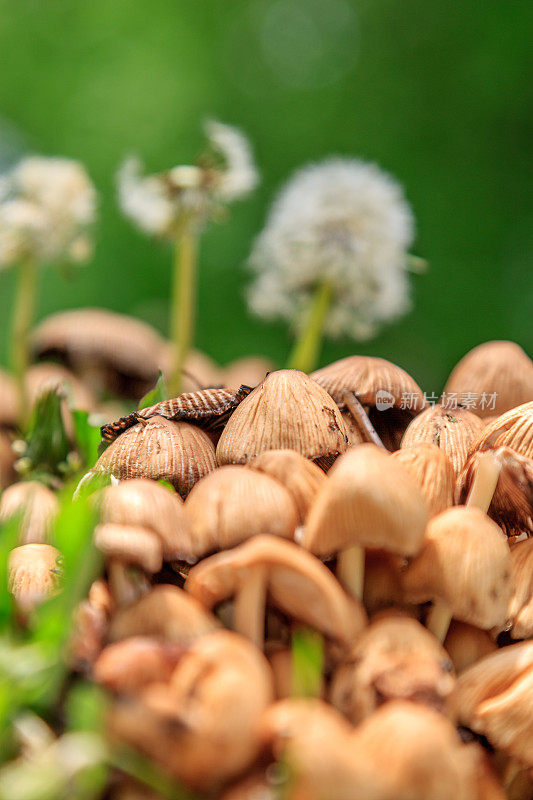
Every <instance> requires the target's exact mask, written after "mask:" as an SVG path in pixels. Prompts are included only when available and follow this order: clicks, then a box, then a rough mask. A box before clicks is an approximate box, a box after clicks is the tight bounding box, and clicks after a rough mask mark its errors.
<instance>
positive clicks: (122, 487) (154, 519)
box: [100, 478, 190, 561]
mask: <svg viewBox="0 0 533 800" xmlns="http://www.w3.org/2000/svg"><path fill="white" fill-rule="evenodd" d="M100 519H101V522H102V523H115V524H118V525H133V526H136V527H137V526H138V527H141V528H149V529H150V530H152V531H154V533H156V534H157V536H158V537H159V539H160V540H161V545H162V547H163V558H164V559H165V560H166V561H172V560H176V559H178V558H179V557H180V554H181V553H182V552H183V544H184V540H185V541H188V538H189V536H190V531H189V518H188V517H187V514H186V513H185V510H184V507H183V501H182V499H181V497H180V496H179V494H176V493H175V492H171V491H169V489H167V488H166V487H164V486H161V484H158V483H156V482H155V481H151V480H147V479H146V478H137V479H134V480H129V481H122V482H120V483H118V484H116V485H115V486H108V487H107V488H106V489H104V491H103V493H102V504H101V508H100Z"/></svg>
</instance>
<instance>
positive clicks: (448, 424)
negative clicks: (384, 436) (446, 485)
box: [401, 403, 485, 475]
mask: <svg viewBox="0 0 533 800" xmlns="http://www.w3.org/2000/svg"><path fill="white" fill-rule="evenodd" d="M484 427H485V426H484V423H483V422H482V420H481V419H480V418H479V417H477V416H476V415H475V414H474V413H473V412H472V411H468V410H467V409H466V408H461V407H458V408H455V409H447V408H445V407H444V406H442V405H439V404H438V403H437V404H435V405H434V406H430V407H429V408H427V409H426V410H425V411H423V412H422V413H421V414H419V415H418V417H416V418H415V419H414V420H413V421H412V422H411V423H410V425H409V427H408V428H407V430H406V431H405V433H404V435H403V439H402V445H401V446H402V448H403V447H410V446H411V445H413V444H418V443H419V442H428V443H429V444H434V445H437V447H440V448H441V449H442V450H444V452H445V453H446V455H447V456H448V458H449V459H450V461H451V463H452V466H453V468H454V470H455V473H456V475H458V474H459V473H460V472H461V470H462V469H463V467H464V465H465V461H466V459H467V457H468V451H469V449H470V447H471V446H472V443H473V442H474V440H475V439H476V437H477V436H479V434H480V433H481V431H482V430H483V429H484Z"/></svg>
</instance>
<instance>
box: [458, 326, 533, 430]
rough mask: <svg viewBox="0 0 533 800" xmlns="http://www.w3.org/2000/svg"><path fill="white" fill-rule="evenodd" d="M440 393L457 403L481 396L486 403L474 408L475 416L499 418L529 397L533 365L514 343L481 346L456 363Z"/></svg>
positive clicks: (532, 388) (532, 393) (532, 386)
mask: <svg viewBox="0 0 533 800" xmlns="http://www.w3.org/2000/svg"><path fill="white" fill-rule="evenodd" d="M444 391H445V393H446V394H452V393H455V394H456V395H457V396H458V397H459V399H460V398H461V395H462V394H469V395H470V396H475V397H477V398H479V399H481V398H482V397H483V395H485V398H486V399H487V402H486V403H481V402H479V403H477V404H476V408H475V411H476V414H478V415H479V416H480V417H488V416H489V415H492V414H496V415H499V414H503V413H505V412H506V411H509V410H510V409H512V408H515V407H516V406H519V405H521V404H522V403H526V402H527V401H528V400H530V399H531V398H532V397H533V361H531V359H530V358H529V356H527V355H526V353H524V351H523V350H522V348H521V347H520V346H519V345H517V344H516V343H515V342H505V341H500V342H484V343H483V344H480V345H478V346H477V347H474V349H473V350H470V352H469V353H467V354H466V355H465V356H463V358H462V359H461V360H460V361H459V362H458V364H457V365H456V366H455V367H454V369H453V370H452V373H451V375H450V377H449V378H448V381H447V383H446V387H445V389H444ZM492 398H494V402H492Z"/></svg>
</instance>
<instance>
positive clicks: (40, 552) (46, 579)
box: [8, 544, 61, 614]
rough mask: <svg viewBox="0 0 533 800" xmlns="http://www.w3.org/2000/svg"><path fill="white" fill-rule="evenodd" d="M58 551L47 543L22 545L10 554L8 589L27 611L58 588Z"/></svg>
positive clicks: (20, 606)
mask: <svg viewBox="0 0 533 800" xmlns="http://www.w3.org/2000/svg"><path fill="white" fill-rule="evenodd" d="M60 556H61V553H60V552H59V550H56V548H55V547H52V546H51V545H48V544H24V545H22V546H21V547H15V549H14V550H12V551H11V553H10V554H9V562H8V574H9V584H8V585H9V591H10V592H11V594H12V595H13V597H14V599H15V603H16V604H17V606H18V608H19V609H20V610H21V611H22V612H23V613H24V614H27V613H29V612H30V611H33V609H34V608H36V607H37V606H39V605H41V603H43V602H44V600H46V598H47V597H50V595H52V594H53V593H54V592H55V591H56V590H57V589H58V587H59V580H60V576H61V572H60V568H59V566H58V559H59V558H60Z"/></svg>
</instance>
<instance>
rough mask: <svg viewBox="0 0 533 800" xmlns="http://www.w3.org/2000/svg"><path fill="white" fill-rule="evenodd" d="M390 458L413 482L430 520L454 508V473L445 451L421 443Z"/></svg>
mask: <svg viewBox="0 0 533 800" xmlns="http://www.w3.org/2000/svg"><path fill="white" fill-rule="evenodd" d="M392 457H393V458H395V459H397V461H399V462H400V463H401V464H403V465H404V467H405V468H406V469H407V470H408V472H409V474H410V475H411V477H412V478H413V479H414V480H415V481H416V484H417V486H418V487H419V489H420V490H421V492H422V494H423V495H424V497H425V498H426V500H427V502H428V506H429V513H430V516H432V517H434V516H435V514H439V513H440V512H441V511H444V509H445V508H448V507H449V506H451V505H453V498H454V490H455V472H454V469H453V467H452V464H451V461H450V459H449V458H448V456H447V455H446V453H445V452H444V450H441V449H440V447H437V446H436V445H434V444H429V443H427V442H420V443H419V444H413V445H410V446H409V447H402V449H401V450H397V451H396V452H395V453H393V454H392Z"/></svg>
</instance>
